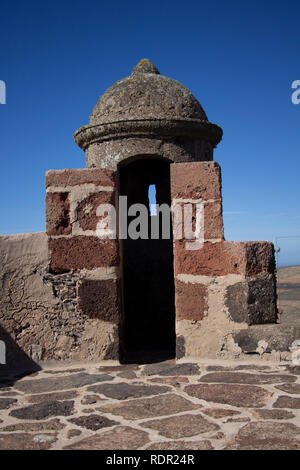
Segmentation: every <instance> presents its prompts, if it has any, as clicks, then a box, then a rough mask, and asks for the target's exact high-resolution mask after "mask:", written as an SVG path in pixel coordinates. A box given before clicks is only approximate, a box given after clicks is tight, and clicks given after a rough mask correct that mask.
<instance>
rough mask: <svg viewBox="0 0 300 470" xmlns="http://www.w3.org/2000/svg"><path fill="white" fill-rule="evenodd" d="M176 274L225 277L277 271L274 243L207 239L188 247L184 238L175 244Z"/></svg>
mask: <svg viewBox="0 0 300 470" xmlns="http://www.w3.org/2000/svg"><path fill="white" fill-rule="evenodd" d="M174 266H175V274H176V275H177V274H193V275H204V276H225V275H227V274H244V275H245V276H255V275H256V274H259V273H270V274H273V273H274V269H275V259H274V246H273V244H272V243H270V242H231V241H220V242H215V243H212V242H204V243H203V245H202V247H201V248H200V249H198V250H187V249H186V243H185V241H184V240H175V243H174Z"/></svg>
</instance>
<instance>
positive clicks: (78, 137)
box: [74, 59, 223, 150]
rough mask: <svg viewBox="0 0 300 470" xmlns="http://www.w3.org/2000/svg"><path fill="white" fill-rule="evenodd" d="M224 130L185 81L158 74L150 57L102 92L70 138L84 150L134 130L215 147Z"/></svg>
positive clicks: (146, 134)
mask: <svg viewBox="0 0 300 470" xmlns="http://www.w3.org/2000/svg"><path fill="white" fill-rule="evenodd" d="M222 133H223V132H222V129H221V128H220V127H219V126H217V125H216V124H213V123H211V122H209V121H208V119H207V116H206V114H205V111H204V110H203V108H202V106H201V105H200V103H199V102H198V101H197V100H196V98H195V97H194V96H193V95H192V93H191V92H190V91H189V90H188V89H187V88H186V87H185V86H183V85H182V84H181V83H179V82H178V81H177V80H173V79H171V78H168V77H164V76H163V75H160V73H159V71H158V70H157V68H156V67H155V66H154V65H153V64H152V62H151V61H150V60H149V59H142V60H141V61H140V62H139V63H138V64H137V65H136V66H135V67H134V68H133V70H132V73H131V75H130V76H129V77H126V78H123V79H122V80H119V81H117V82H116V83H115V84H114V85H113V86H111V87H110V88H108V90H107V91H106V92H105V93H104V94H103V95H102V96H101V97H100V99H99V101H98V102H97V104H96V106H95V107H94V110H93V112H92V114H91V116H90V123H89V124H88V125H87V126H83V127H81V128H80V129H78V131H76V132H75V134H74V139H75V141H76V143H77V144H78V145H79V147H81V148H82V149H83V150H86V149H87V148H88V147H89V146H90V145H92V144H95V143H101V142H104V141H106V142H107V141H109V140H112V139H116V138H130V137H138V136H141V137H145V136H149V137H154V136H155V137H160V138H171V139H173V138H177V137H180V138H188V139H193V140H195V139H196V140H201V141H206V142H209V143H210V144H211V145H212V146H213V147H215V146H216V145H217V144H218V143H219V142H220V140H221V138H222Z"/></svg>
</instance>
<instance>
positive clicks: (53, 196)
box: [46, 192, 72, 235]
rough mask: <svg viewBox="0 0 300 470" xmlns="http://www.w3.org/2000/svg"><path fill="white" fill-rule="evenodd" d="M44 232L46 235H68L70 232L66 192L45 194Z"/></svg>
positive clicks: (68, 201)
mask: <svg viewBox="0 0 300 470" xmlns="http://www.w3.org/2000/svg"><path fill="white" fill-rule="evenodd" d="M46 231H47V234H48V235H69V234H70V233H71V232H72V227H71V223H70V200H69V193H68V192H57V193H47V194H46Z"/></svg>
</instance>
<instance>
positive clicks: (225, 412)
mask: <svg viewBox="0 0 300 470" xmlns="http://www.w3.org/2000/svg"><path fill="white" fill-rule="evenodd" d="M201 413H204V414H206V415H207V416H211V417H212V418H216V419H219V418H227V416H234V415H239V414H240V412H239V411H236V410H229V409H226V408H206V409H205V410H201Z"/></svg>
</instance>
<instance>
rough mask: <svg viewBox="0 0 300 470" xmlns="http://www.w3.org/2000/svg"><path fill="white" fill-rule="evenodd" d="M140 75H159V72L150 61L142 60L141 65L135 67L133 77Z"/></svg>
mask: <svg viewBox="0 0 300 470" xmlns="http://www.w3.org/2000/svg"><path fill="white" fill-rule="evenodd" d="M138 73H155V74H157V75H159V70H158V69H157V68H156V67H155V65H154V64H152V62H151V60H149V59H142V60H140V61H139V63H138V64H137V65H136V66H135V67H133V69H132V72H131V75H136V74H138Z"/></svg>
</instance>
